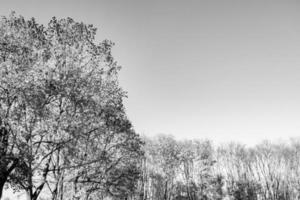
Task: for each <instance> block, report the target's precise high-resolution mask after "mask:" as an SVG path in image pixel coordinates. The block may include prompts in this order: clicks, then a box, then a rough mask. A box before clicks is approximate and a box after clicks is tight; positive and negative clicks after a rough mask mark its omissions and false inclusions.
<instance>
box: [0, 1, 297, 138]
mask: <svg viewBox="0 0 300 200" xmlns="http://www.w3.org/2000/svg"><path fill="white" fill-rule="evenodd" d="M12 10H14V11H16V12H17V14H21V15H23V16H25V17H27V18H28V17H35V18H36V19H37V21H38V22H40V23H47V22H48V21H49V20H50V19H51V17H52V16H56V17H58V18H61V17H72V18H74V19H75V20H77V21H83V22H85V23H88V24H94V25H95V26H96V27H97V28H98V35H97V40H99V41H101V40H103V39H110V40H112V41H113V42H115V44H116V45H115V47H114V48H113V56H114V57H115V58H116V60H117V61H118V63H119V64H120V65H121V66H122V67H123V68H122V70H121V72H120V83H121V85H122V87H123V88H124V89H125V90H126V91H128V96H129V98H128V99H126V101H125V106H126V110H127V113H128V115H129V118H130V119H131V121H132V122H133V125H134V127H135V129H136V130H137V131H138V132H139V133H141V134H145V135H149V136H152V135H156V134H158V133H165V134H173V135H174V136H175V137H177V138H180V139H181V138H209V139H212V140H214V141H215V142H217V143H219V142H223V141H224V142H226V141H230V140H234V141H241V142H243V143H246V144H255V143H256V142H258V141H261V140H263V139H272V140H276V139H277V138H282V139H288V138H289V137H294V136H298V135H299V136H300V134H299V133H300V12H299V11H300V2H299V1H287V0H282V1H275V0H272V1H271V0H270V1H264V0H257V1H255V0H248V1H246V0H243V1H241V0H235V1H233V0H219V1H214V0H207V1H200V0H197V1H187V0H185V1H183V0H181V1H179V0H178V1H175V0H169V1H167V0H157V1H154V0H147V1H146V0H145V1H143V0H136V1H133V0H126V1H125V0H119V1H115V0H107V1H101V0H95V1H88V0H84V1H83V0H82V1H78V0H69V1H66V0H64V1H62V0H51V1H50V0H47V1H46V0H45V1H43V0H36V1H33V0H27V1H23V0H19V1H15V0H7V1H6V0H0V14H1V15H8V14H9V13H10V11H12Z"/></svg>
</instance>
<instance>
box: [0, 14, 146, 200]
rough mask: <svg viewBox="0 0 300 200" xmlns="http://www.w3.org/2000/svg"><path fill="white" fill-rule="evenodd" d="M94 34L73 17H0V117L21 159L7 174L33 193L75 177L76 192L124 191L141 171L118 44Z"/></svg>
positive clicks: (58, 191)
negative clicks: (126, 105)
mask: <svg viewBox="0 0 300 200" xmlns="http://www.w3.org/2000/svg"><path fill="white" fill-rule="evenodd" d="M95 34H96V28H94V27H93V26H92V25H85V24H84V23H79V22H75V21H74V20H73V19H71V18H67V19H60V20H59V19H56V18H55V17H54V18H53V19H52V20H51V21H50V22H49V24H48V26H47V27H44V26H43V25H40V24H38V23H37V22H36V21H35V19H33V18H32V19H30V20H25V19H24V18H23V17H22V16H16V15H15V14H14V13H12V14H11V15H10V16H9V17H8V18H6V17H3V18H2V20H1V26H0V49H1V55H0V76H1V77H2V78H1V79H0V85H1V88H0V103H1V107H0V120H1V121H2V124H3V125H2V126H5V127H6V130H8V131H9V133H8V138H9V139H8V140H9V142H8V143H9V144H10V145H12V146H11V147H6V148H9V149H11V150H10V151H11V152H12V154H13V155H15V158H17V160H18V163H17V165H16V166H15V167H14V170H13V173H11V174H10V176H9V179H8V180H9V182H10V183H11V184H12V186H14V187H15V188H17V189H24V190H26V191H27V192H28V195H29V197H30V198H31V199H37V198H38V196H39V194H40V193H41V191H42V190H43V189H44V188H45V185H48V189H49V192H50V193H51V196H52V197H53V198H54V199H55V198H56V199H59V198H63V190H64V188H65V187H66V188H67V187H70V184H73V185H74V189H73V190H72V192H71V193H72V194H70V197H71V198H72V196H74V195H75V196H78V191H79V189H78V187H79V185H80V183H83V182H84V183H85V187H84V189H83V188H81V189H80V190H81V191H82V190H84V193H88V194H92V193H95V194H96V193H97V192H99V191H101V194H103V193H105V194H109V195H112V196H116V195H120V194H122V195H123V194H128V193H129V191H132V190H133V188H134V185H135V184H134V183H135V182H136V180H137V178H138V174H139V171H138V169H137V167H136V165H137V164H138V163H137V162H138V158H139V157H140V156H141V155H142V151H141V149H140V147H141V145H142V142H141V140H140V139H139V137H138V135H137V134H136V133H135V132H134V130H133V129H132V125H131V123H130V122H129V120H128V119H127V117H126V114H125V111H124V106H123V104H122V99H123V98H124V97H126V94H125V92H123V91H122V89H121V88H120V86H119V84H118V77H117V74H118V70H119V69H120V67H119V66H118V65H117V63H116V62H115V61H114V59H113V57H112V55H111V47H112V46H113V43H112V42H110V41H108V40H105V41H103V42H101V43H99V44H96V43H95ZM116 181H117V182H116ZM78 184H79V185H78ZM120 185H122V187H121V186H120ZM87 191H88V192H87ZM120 192H121V193H120ZM80 195H81V193H80V194H79V196H80ZM64 199H65V198H64Z"/></svg>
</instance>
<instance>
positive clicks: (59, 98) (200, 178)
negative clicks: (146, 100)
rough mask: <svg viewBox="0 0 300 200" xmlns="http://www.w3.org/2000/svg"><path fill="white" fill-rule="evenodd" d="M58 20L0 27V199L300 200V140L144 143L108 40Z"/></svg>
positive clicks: (0, 23) (13, 19) (163, 138)
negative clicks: (10, 193) (8, 195)
mask: <svg viewBox="0 0 300 200" xmlns="http://www.w3.org/2000/svg"><path fill="white" fill-rule="evenodd" d="M95 35H96V29H95V28H94V27H93V26H92V25H86V24H84V23H79V22H76V21H74V20H73V19H71V18H67V19H56V18H55V17H54V18H52V19H51V20H50V22H49V23H48V24H47V25H46V26H44V25H41V24H38V23H37V22H36V21H35V19H34V18H32V19H29V20H27V19H25V18H24V17H22V16H17V15H16V14H15V13H12V14H11V15H10V16H8V17H2V18H1V20H0V198H1V196H2V192H3V191H4V190H5V188H6V187H9V188H12V189H13V190H14V191H16V192H20V191H21V192H25V193H26V196H27V199H29V200H37V199H41V200H43V199H44V200H48V199H50V200H98V199H99V200H104V199H116V200H117V199H124V200H125V199H127V200H130V199H131V200H222V199H224V200H225V199H232V200H295V199H300V196H299V194H300V170H299V164H300V142H299V141H298V140H293V141H292V142H290V143H289V144H287V143H285V144H271V143H268V142H264V143H261V144H260V145H257V146H255V147H252V148H246V147H245V146H243V145H241V144H235V143H230V144H228V145H224V146H218V147H216V146H213V145H212V143H211V142H210V141H205V140H204V141H201V140H185V141H177V140H175V139H174V138H173V137H172V136H168V135H160V136H157V137H154V138H147V137H141V136H140V135H138V134H137V133H135V131H134V129H133V127H132V124H131V122H130V121H129V120H128V118H127V116H126V112H125V109H124V106H123V99H124V98H125V97H126V93H125V92H124V91H123V90H122V88H121V87H120V85H119V83H118V72H119V70H120V67H119V66H118V64H117V63H116V61H115V60H114V58H113V57H112V55H111V48H112V46H113V43H112V42H111V41H108V40H104V41H103V42H100V43H96V41H95Z"/></svg>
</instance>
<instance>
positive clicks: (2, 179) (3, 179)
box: [0, 174, 8, 199]
mask: <svg viewBox="0 0 300 200" xmlns="http://www.w3.org/2000/svg"><path fill="white" fill-rule="evenodd" d="M7 178H8V176H7V175H5V174H2V175H1V177H0V199H1V198H2V193H3V188H4V185H5V183H6V181H7Z"/></svg>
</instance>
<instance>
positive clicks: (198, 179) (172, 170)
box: [135, 135, 300, 200]
mask: <svg viewBox="0 0 300 200" xmlns="http://www.w3.org/2000/svg"><path fill="white" fill-rule="evenodd" d="M144 141H145V146H144V148H145V149H144V150H145V157H144V159H143V162H142V163H141V170H142V176H141V178H140V180H139V184H138V190H137V191H138V193H139V194H140V196H139V197H140V198H139V199H143V200H144V199H149V200H155V199H162V200H297V199H300V181H299V180H300V140H299V139H293V140H291V141H290V142H285V143H274V144H272V143H270V142H268V141H264V142H262V143H260V144H258V145H256V146H254V147H246V146H245V145H242V144H239V143H228V144H226V145H219V146H213V145H212V143H211V142H210V141H206V140H185V141H177V140H175V139H174V138H173V137H172V136H168V135H160V136H157V137H155V138H145V139H144ZM135 199H138V198H135Z"/></svg>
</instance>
